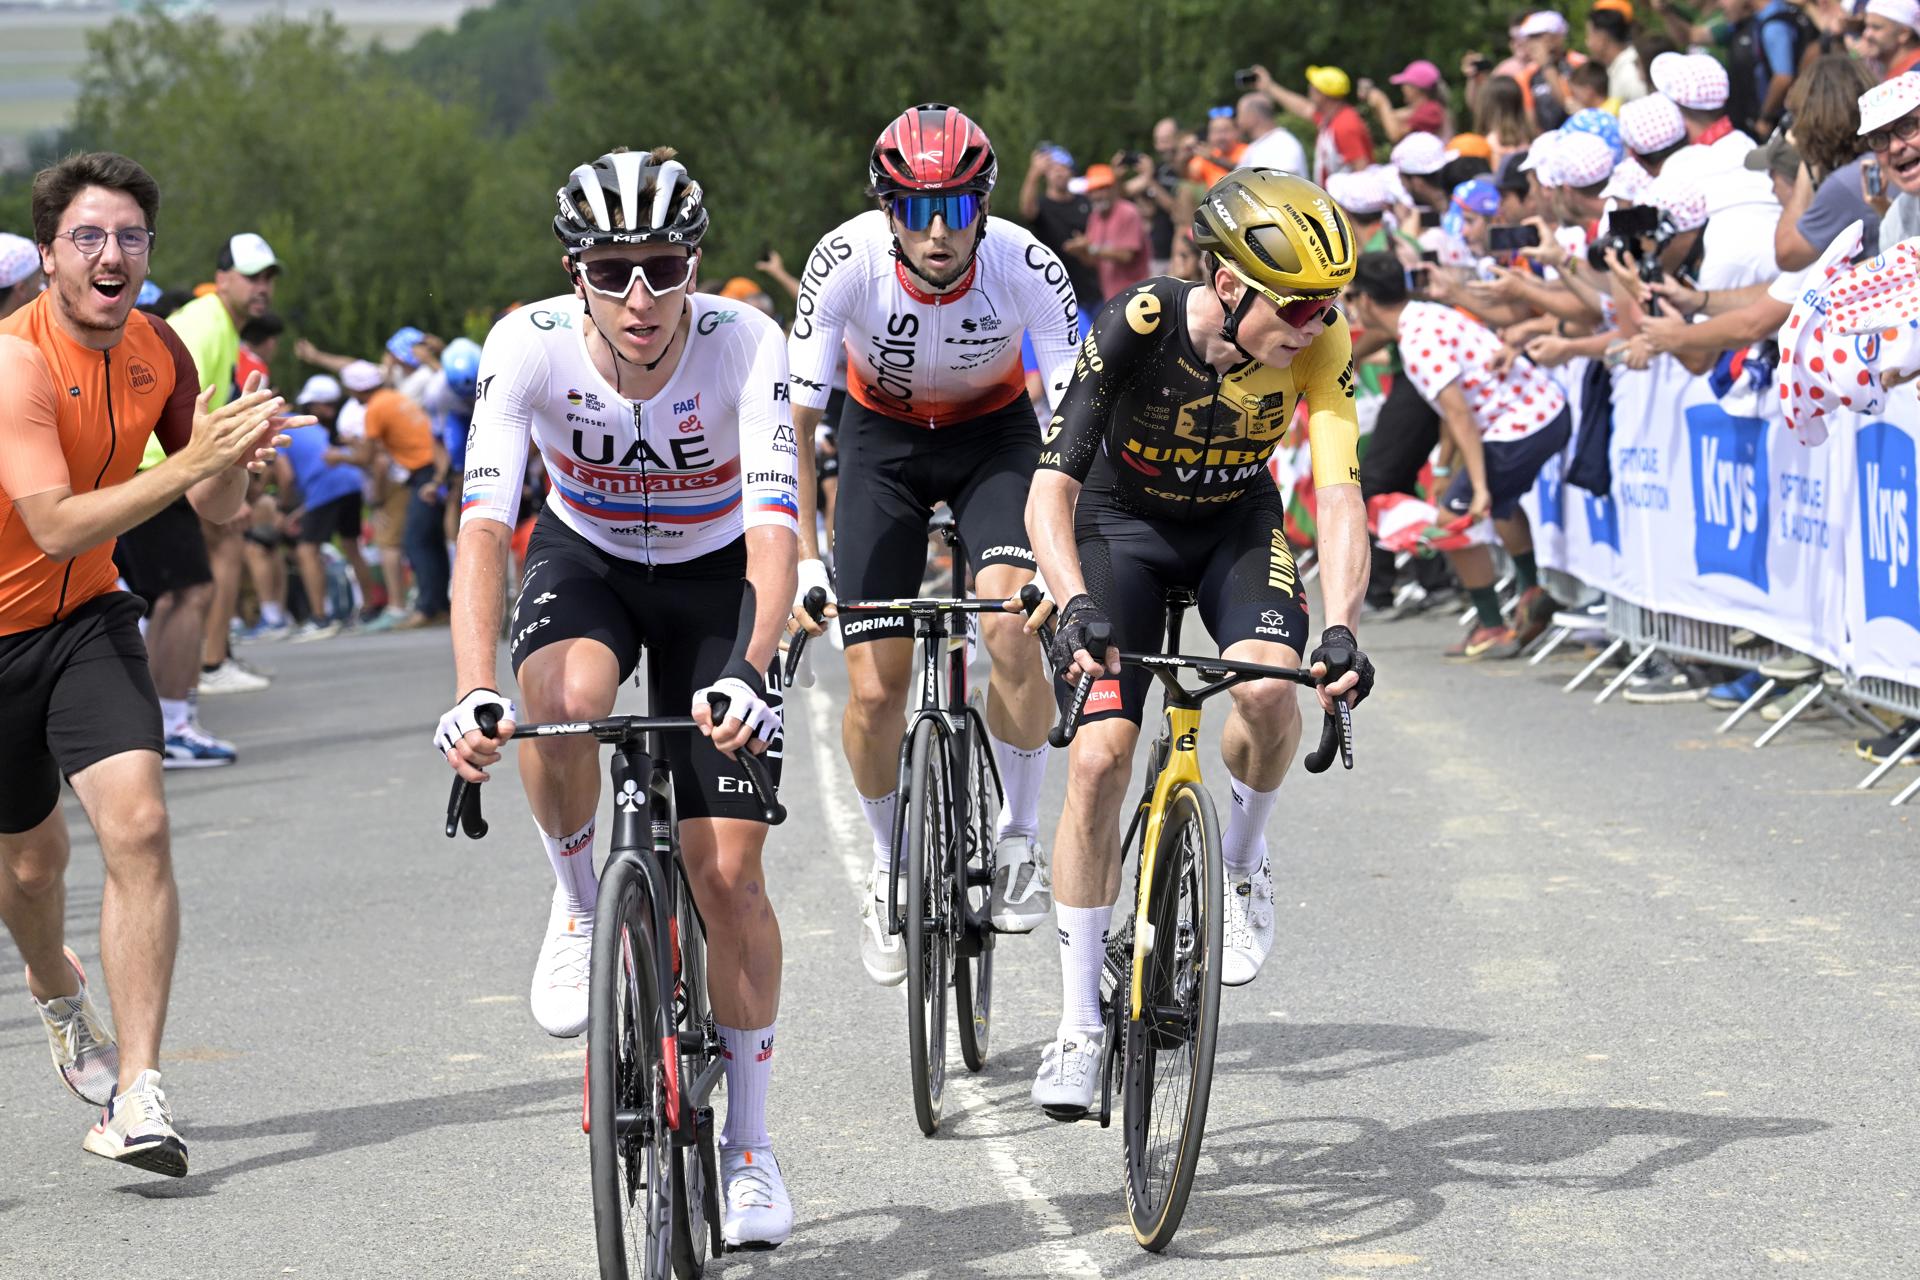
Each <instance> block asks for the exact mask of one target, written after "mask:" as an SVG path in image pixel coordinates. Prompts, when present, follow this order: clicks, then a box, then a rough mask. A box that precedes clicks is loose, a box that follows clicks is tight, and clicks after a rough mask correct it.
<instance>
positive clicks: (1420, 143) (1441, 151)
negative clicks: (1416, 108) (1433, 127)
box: [1391, 133, 1453, 178]
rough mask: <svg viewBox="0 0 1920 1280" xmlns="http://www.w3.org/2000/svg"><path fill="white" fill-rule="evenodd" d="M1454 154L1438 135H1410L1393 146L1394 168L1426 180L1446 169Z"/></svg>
mask: <svg viewBox="0 0 1920 1280" xmlns="http://www.w3.org/2000/svg"><path fill="white" fill-rule="evenodd" d="M1452 158H1453V153H1452V152H1450V151H1448V150H1447V144H1446V143H1444V142H1442V141H1440V138H1439V136H1438V135H1437V134H1431V133H1410V134H1408V135H1407V136H1406V137H1404V138H1402V139H1400V141H1398V142H1396V143H1394V144H1393V155H1392V156H1391V159H1392V160H1393V167H1394V168H1396V169H1398V170H1399V171H1400V172H1402V173H1410V174H1412V175H1413V176H1414V177H1416V178H1424V177H1427V176H1428V175H1430V174H1435V173H1438V172H1440V170H1442V169H1444V168H1446V166H1447V161H1449V160H1451V159H1452Z"/></svg>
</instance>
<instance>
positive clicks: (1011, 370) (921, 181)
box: [788, 103, 1079, 986]
mask: <svg viewBox="0 0 1920 1280" xmlns="http://www.w3.org/2000/svg"><path fill="white" fill-rule="evenodd" d="M996 169H997V165H996V162H995V159H994V154H993V146H992V144H991V143H990V142H988V140H987V136H986V134H985V133H984V132H982V131H981V129H980V127H979V126H978V125H976V124H974V123H973V121H971V120H969V119H968V118H967V117H966V116H965V115H963V114H962V113H961V112H959V111H957V110H955V109H954V108H952V107H948V106H943V105H941V104H938V103H930V104H927V105H923V106H918V107H914V108H912V109H910V110H908V111H906V112H904V113H902V114H901V115H900V116H899V117H898V118H896V119H895V120H894V121H893V122H892V123H891V124H889V125H888V126H887V128H886V131H885V132H883V133H882V134H881V135H880V138H879V140H878V141H877V142H876V143H875V144H874V148H873V152H872V155H871V157H870V159H869V163H868V172H869V176H870V178H871V180H872V185H871V188H870V194H872V195H874V196H875V197H877V198H878V199H879V200H880V203H881V207H880V208H878V209H875V210H871V211H869V212H866V213H863V214H860V215H859V216H857V217H855V218H853V219H852V220H851V221H849V222H846V223H844V224H843V225H841V226H840V227H838V228H836V229H835V230H833V231H830V232H828V233H827V235H826V236H825V237H824V238H823V239H822V240H821V241H820V243H819V245H818V246H816V247H815V249H814V251H813V253H812V255H811V256H809V257H808V259H807V265H806V271H805V273H804V274H803V275H802V277H801V281H800V296H799V299H798V303H797V312H798V314H797V318H796V319H795V321H794V326H793V332H792V335H791V336H790V338H789V340H788V349H789V351H790V353H791V358H792V365H793V371H792V372H793V404H794V427H795V432H796V434H797V435H798V436H799V439H800V502H801V510H800V539H801V545H802V547H803V553H802V560H801V566H800V588H801V591H802V592H803V593H804V592H805V591H806V590H808V589H809V588H811V587H813V586H822V587H824V586H826V585H827V575H826V570H825V568H824V567H823V565H822V564H821V561H820V556H819V549H818V547H817V546H816V544H815V536H814V514H813V501H814V487H813V450H812V444H813V428H814V426H815V424H816V423H817V422H819V420H820V414H821V411H822V410H823V409H824V408H825V406H826V404H827V398H828V394H829V391H830V386H829V382H830V379H831V375H832V372H833V368H834V362H835V360H836V359H837V358H838V356H839V354H840V352H841V350H842V348H843V347H844V350H845V353H846V359H847V403H846V406H845V408H844V409H843V411H842V413H841V415H840V422H839V424H838V429H837V432H836V442H837V444H838V448H839V460H840V488H839V494H840V497H839V501H838V503H837V504H836V506H835V509H834V525H835V527H834V531H833V548H834V561H835V578H836V584H835V585H836V586H837V589H838V594H839V596H840V598H842V599H848V600H853V599H876V598H892V597H898V596H909V595H916V594H918V592H919V586H920V580H921V574H922V572H923V570H924V569H925V565H926V529H927V518H928V516H929V515H930V514H931V513H932V511H933V508H934V506H935V505H936V504H937V503H939V502H942V501H944V502H946V503H947V504H948V506H950V507H951V508H952V509H953V513H954V519H955V523H956V524H957V525H958V527H959V531H960V536H961V541H962V544H963V545H964V547H965V549H966V552H967V556H968V559H969V561H970V562H971V564H972V567H973V570H974V575H975V578H974V591H975V594H977V595H981V596H1005V597H1011V596H1013V595H1014V593H1016V592H1018V591H1019V590H1020V588H1021V587H1022V586H1024V585H1025V584H1026V583H1027V582H1029V581H1031V580H1032V578H1033V572H1034V560H1033V550H1032V546H1031V543H1030V542H1029V540H1028V538H1027V530H1026V518H1025V506H1026V500H1027V486H1028V484H1029V482H1030V481H1031V479H1032V476H1033V469H1034V465H1035V462H1036V460H1037V458H1038V455H1039V451H1040V437H1039V430H1038V424H1037V423H1036V422H1035V421H1034V415H1033V409H1032V406H1031V404H1030V402H1029V400H1028V398H1027V393H1026V378H1025V375H1024V373H1023V371H1022V368H1021V362H1020V340H1021V336H1022V334H1029V335H1031V336H1032V338H1033V346H1034V350H1035V352H1036V353H1037V354H1038V356H1039V363H1040V368H1041V371H1042V373H1043V374H1044V375H1045V377H1046V381H1047V384H1048V388H1049V390H1048V398H1049V401H1050V405H1051V403H1052V402H1057V400H1058V398H1059V396H1060V394H1061V393H1062V391H1063V390H1064V388H1065V386H1066V382H1067V378H1068V377H1069V375H1070V374H1071V372H1072V367H1073V358H1074V348H1075V344H1076V342H1077V340H1078V337H1079V312H1078V310H1077V308H1076V307H1075V305H1074V300H1073V287H1072V285H1071V284H1070V283H1069V282H1068V280H1067V273H1066V269H1065V268H1064V267H1062V266H1061V265H1060V260H1059V259H1058V258H1056V257H1055V256H1054V255H1053V252H1052V250H1050V249H1048V248H1047V247H1046V246H1045V245H1043V244H1041V243H1040V242H1039V241H1038V240H1035V239H1034V238H1033V236H1032V235H1031V234H1029V233H1028V232H1027V231H1026V230H1025V229H1024V228H1022V227H1019V226H1016V225H1014V224H1012V223H1008V222H1003V221H1001V220H1000V219H998V218H991V217H988V216H987V204H988V199H989V196H990V193H991V192H992V189H993V180H994V175H995V172H996ZM794 617H795V622H796V624H797V625H799V626H802V627H804V628H806V629H807V630H808V631H817V630H818V626H817V624H816V623H814V621H813V620H812V619H811V618H810V617H808V616H807V614H806V612H805V611H804V610H802V609H800V608H797V607H796V609H795V610H794ZM981 629H982V638H983V639H984V640H985V642H986V646H987V651H988V653H989V654H990V655H991V656H992V658H993V675H992V680H991V682H990V684H989V686H988V693H987V716H986V719H987V735H988V737H989V738H990V739H991V741H992V743H993V752H994V758H995V760H996V762H997V763H998V765H999V769H1000V777H1001V779H1002V781H1003V782H1004V784H1005V786H1006V796H1007V804H1006V809H1005V810H1004V811H1003V812H1002V814H1001V815H1000V827H999V839H998V841H997V844H996V847H995V851H994V854H995V860H996V864H997V865H996V871H995V875H994V880H993V887H992V897H991V904H990V913H991V915H992V919H993V923H994V925H995V927H996V928H999V929H1001V930H1003V931H1006V932H1012V933H1026V932H1029V931H1031V930H1032V929H1033V928H1034V927H1035V926H1036V925H1038V924H1039V923H1040V921H1041V920H1044V919H1045V918H1046V915H1047V911H1048V909H1049V907H1050V906H1051V896H1050V893H1049V888H1048V882H1047V877H1046V867H1045V864H1044V861H1043V857H1042V854H1041V851H1040V848H1039V845H1038V842H1037V839H1036V837H1037V835H1038V827H1039V800H1040V786H1041V782H1042V781H1043V779H1044V777H1045V774H1046V763H1047V729H1048V726H1049V723H1050V721H1051V718H1052V704H1051V701H1050V698H1051V692H1050V690H1049V689H1048V687H1047V681H1046V675H1045V672H1044V671H1043V670H1042V664H1041V660H1040V653H1039V648H1038V646H1037V645H1035V644H1034V642H1033V640H1032V638H1031V637H1029V636H1026V635H1023V634H1022V625H1021V622H1020V620H1019V619H1018V618H1016V617H1012V616H1005V617H1002V616H996V615H985V616H983V618H982V628H981ZM841 631H842V635H843V637H844V639H845V641H846V651H847V676H848V681H849V684H850V685H851V695H852V696H851V697H850V698H849V699H848V701H847V708H846V712H845V716H844V718H843V720H842V737H843V742H844V744H845V748H846V753H847V760H848V763H849V764H850V765H851V766H852V771H853V780H854V786H855V789H856V790H858V791H859V793H860V799H861V804H862V808H863V809H864V810H865V812H866V816H867V822H868V824H869V825H870V826H871V827H872V829H873V840H874V870H873V876H872V881H871V883H870V884H869V886H868V887H869V892H868V893H867V894H866V896H865V897H864V898H863V899H862V903H861V916H862V921H863V928H862V931H861V942H860V949H861V960H862V962H863V964H864V965H865V968H866V970H867V975H868V976H869V977H871V978H872V979H873V980H874V981H876V982H880V983H882V984H885V985H889V986H891V985H893V984H895V983H898V982H901V981H903V980H904V979H905V977H906V958H905V952H904V948H903V947H902V946H901V944H900V940H899V938H898V937H897V936H891V935H889V934H888V933H887V932H886V927H885V924H884V923H883V922H884V920H885V919H886V915H887V913H886V912H885V911H884V910H883V904H881V903H880V902H879V900H878V899H877V896H876V895H877V894H879V893H881V892H883V891H884V885H885V884H886V883H887V873H888V871H889V869H890V868H891V866H892V860H893V856H894V850H893V848H892V841H893V824H894V815H895V812H896V810H897V808H898V805H897V799H898V797H897V793H896V791H895V789H894V788H895V782H896V774H897V768H898V757H899V751H900V739H901V735H902V730H903V725H904V711H905V708H906V699H907V687H908V683H909V674H910V673H909V670H908V668H909V667H910V666H911V663H912V653H913V648H912V642H911V640H910V638H909V626H908V624H907V622H906V621H905V620H904V619H902V618H901V617H899V616H898V615H874V614H869V615H866V616H861V615H859V614H855V613H848V614H843V615H841ZM903 880H904V877H903Z"/></svg>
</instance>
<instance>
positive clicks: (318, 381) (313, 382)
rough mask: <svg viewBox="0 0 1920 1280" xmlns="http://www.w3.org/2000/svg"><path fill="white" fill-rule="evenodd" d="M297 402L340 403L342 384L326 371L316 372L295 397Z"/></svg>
mask: <svg viewBox="0 0 1920 1280" xmlns="http://www.w3.org/2000/svg"><path fill="white" fill-rule="evenodd" d="M293 402H294V403H295V404H339V403H340V384H339V383H338V382H335V381H334V380H333V379H332V378H330V377H328V376H327V375H326V374H324V373H316V374H314V375H313V376H312V377H311V378H308V379H307V381H306V385H305V386H303V387H301V388H300V394H299V395H298V396H295V397H294V401H293Z"/></svg>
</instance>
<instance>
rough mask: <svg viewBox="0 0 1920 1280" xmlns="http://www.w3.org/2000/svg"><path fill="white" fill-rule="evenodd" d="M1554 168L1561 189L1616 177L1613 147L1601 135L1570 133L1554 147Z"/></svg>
mask: <svg viewBox="0 0 1920 1280" xmlns="http://www.w3.org/2000/svg"><path fill="white" fill-rule="evenodd" d="M1553 168H1554V172H1555V173H1557V174H1558V175H1559V178H1560V185H1561V186H1563V187H1591V186H1592V185H1594V184H1595V183H1596V182H1605V181H1606V180H1607V179H1608V178H1609V177H1610V176H1612V174H1613V148H1612V147H1610V146H1608V145H1607V140H1606V139H1605V138H1602V137H1600V136H1599V135H1598V134H1593V133H1568V134H1566V136H1565V137H1563V138H1561V139H1560V141H1559V142H1557V143H1555V144H1554V148H1553ZM1541 181H1542V182H1544V181H1546V179H1545V178H1542V179H1541Z"/></svg>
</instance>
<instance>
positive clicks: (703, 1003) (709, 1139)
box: [673, 881, 731, 1280]
mask: <svg viewBox="0 0 1920 1280" xmlns="http://www.w3.org/2000/svg"><path fill="white" fill-rule="evenodd" d="M679 899H680V901H679V906H678V908H677V909H676V911H675V914H674V920H675V930H676V933H675V937H674V954H675V955H676V956H677V957H678V962H679V966H680V971H679V975H678V981H677V982H676V984H675V988H674V1025H675V1026H676V1027H677V1028H678V1029H679V1030H680V1032H681V1033H682V1034H683V1035H686V1036H688V1037H690V1039H691V1043H688V1042H684V1041H683V1042H682V1044H681V1048H680V1079H681V1081H682V1082H688V1083H690V1082H692V1081H694V1080H697V1079H698V1078H699V1077H700V1073H701V1072H702V1071H703V1070H705V1069H706V1066H707V1062H708V1061H709V1059H710V1057H711V1054H710V1052H709V1046H710V1045H711V1044H712V1040H711V1038H710V1036H709V1034H708V1033H709V1032H710V1031H711V1030H712V1027H711V1022H710V1017H709V1009H708V1004H707V937H706V933H705V931H704V930H702V928H701V926H700V916H699V913H698V912H696V911H695V910H694V907H693V891H692V889H691V887H690V886H688V885H687V884H686V883H685V882H684V881H682V882H681V884H680V893H679ZM692 1102H693V1100H692V1099H689V1100H688V1103H687V1105H692ZM729 1104H731V1100H729ZM693 1121H694V1141H693V1144H692V1145H691V1146H684V1147H683V1146H677V1145H676V1146H675V1147H674V1150H673V1205H674V1223H673V1274H674V1275H675V1277H677V1280H700V1278H701V1276H703V1275H704V1274H705V1273H706V1267H707V1260H708V1259H709V1258H710V1257H712V1256H713V1255H715V1254H718V1253H719V1252H720V1250H721V1247H722V1246H721V1241H720V1199H719V1178H718V1175H717V1171H716V1169H715V1165H716V1163H717V1161H716V1158H715V1153H714V1146H713V1144H714V1133H713V1112H712V1109H711V1108H702V1110H701V1113H700V1114H699V1115H697V1116H695V1117H694V1118H693Z"/></svg>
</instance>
